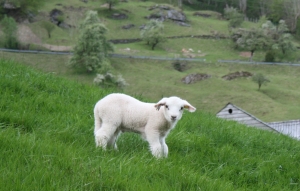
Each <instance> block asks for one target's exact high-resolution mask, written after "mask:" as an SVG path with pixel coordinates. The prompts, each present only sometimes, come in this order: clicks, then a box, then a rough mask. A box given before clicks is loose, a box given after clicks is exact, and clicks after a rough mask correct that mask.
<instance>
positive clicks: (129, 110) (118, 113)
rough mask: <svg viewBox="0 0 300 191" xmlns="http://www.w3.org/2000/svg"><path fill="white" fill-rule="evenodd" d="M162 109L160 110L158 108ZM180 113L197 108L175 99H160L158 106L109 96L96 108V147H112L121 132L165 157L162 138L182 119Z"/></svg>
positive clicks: (123, 96)
mask: <svg viewBox="0 0 300 191" xmlns="http://www.w3.org/2000/svg"><path fill="white" fill-rule="evenodd" d="M161 106H164V107H163V109H161V110H160V107H161ZM183 109H187V110H188V111H190V112H194V111H196V108H195V107H193V106H192V105H191V104H189V103H188V102H187V101H185V100H182V99H180V98H178V97H169V98H163V99H161V100H160V101H159V102H158V103H156V104H155V103H145V102H141V101H139V100H137V99H135V98H133V97H130V96H128V95H125V94H118V93H114V94H110V95H108V96H106V97H104V98H103V99H101V100H100V101H98V103H97V104H96V105H95V108H94V117H95V130H94V135H95V141H96V146H97V147H98V146H100V147H102V148H103V149H104V150H105V149H106V147H114V148H115V149H117V145H116V141H117V138H118V136H119V135H120V134H121V133H122V132H135V133H138V134H140V135H141V136H142V137H143V138H144V139H145V140H147V141H148V143H149V145H150V150H151V152H152V155H153V156H155V157H157V158H160V157H167V155H168V146H167V145H166V143H165V138H166V137H167V135H168V133H169V132H170V130H171V129H173V128H174V127H175V125H176V123H177V122H178V120H180V118H181V117H182V113H183Z"/></svg>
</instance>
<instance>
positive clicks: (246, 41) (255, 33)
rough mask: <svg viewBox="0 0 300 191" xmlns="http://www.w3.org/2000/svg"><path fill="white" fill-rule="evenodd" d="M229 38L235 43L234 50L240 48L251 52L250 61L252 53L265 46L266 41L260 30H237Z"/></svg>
mask: <svg viewBox="0 0 300 191" xmlns="http://www.w3.org/2000/svg"><path fill="white" fill-rule="evenodd" d="M231 38H232V39H233V41H234V42H235V45H236V48H242V49H244V50H248V51H250V52H251V57H250V61H252V59H253V55H254V52H255V51H256V50H259V49H262V48H264V47H266V46H267V43H268V42H267V39H266V38H265V35H264V33H263V30H262V29H260V28H254V29H250V30H247V29H238V30H235V31H233V33H232V35H231Z"/></svg>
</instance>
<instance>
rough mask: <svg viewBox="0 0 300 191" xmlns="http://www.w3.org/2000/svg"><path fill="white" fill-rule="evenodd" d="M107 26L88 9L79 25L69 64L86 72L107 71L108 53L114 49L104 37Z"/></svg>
mask: <svg viewBox="0 0 300 191" xmlns="http://www.w3.org/2000/svg"><path fill="white" fill-rule="evenodd" d="M106 33H107V28H106V27H105V26H104V25H103V24H102V23H100V21H99V18H98V15H97V12H96V11H88V12H87V15H86V17H85V19H84V21H83V23H82V24H81V25H80V27H79V39H78V41H77V43H76V45H75V47H74V54H73V56H72V58H71V59H70V61H69V64H70V65H71V66H73V67H75V68H81V69H86V70H87V71H88V72H92V71H101V73H105V72H107V71H108V69H109V67H110V64H109V60H108V53H109V52H112V51H113V50H114V48H113V45H112V44H111V43H110V42H108V41H107V39H106V36H105V35H106Z"/></svg>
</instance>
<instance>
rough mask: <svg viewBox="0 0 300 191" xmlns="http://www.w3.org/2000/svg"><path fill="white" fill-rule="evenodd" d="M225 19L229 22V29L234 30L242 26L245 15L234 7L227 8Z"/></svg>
mask: <svg viewBox="0 0 300 191" xmlns="http://www.w3.org/2000/svg"><path fill="white" fill-rule="evenodd" d="M224 17H225V18H226V19H227V20H229V27H233V28H235V27H238V26H240V25H241V24H242V23H243V21H244V15H243V14H242V13H239V12H238V10H237V9H236V8H233V7H226V8H225V9H224Z"/></svg>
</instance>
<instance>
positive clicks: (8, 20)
mask: <svg viewBox="0 0 300 191" xmlns="http://www.w3.org/2000/svg"><path fill="white" fill-rule="evenodd" d="M1 27H2V30H3V33H4V35H5V37H4V47H5V48H12V49H16V48H18V44H19V42H18V38H17V30H18V28H17V23H16V21H15V20H14V19H13V18H12V17H7V16H6V15H5V16H4V18H3V19H2V21H1Z"/></svg>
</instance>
